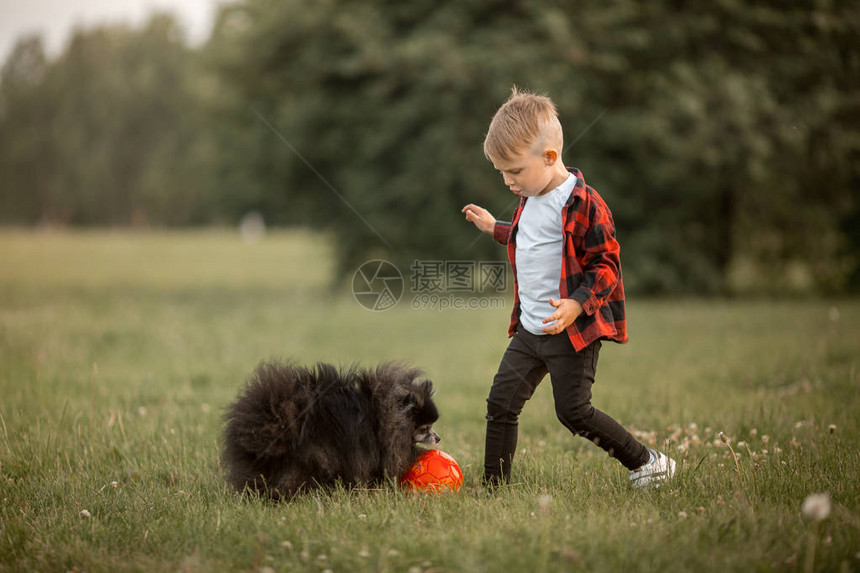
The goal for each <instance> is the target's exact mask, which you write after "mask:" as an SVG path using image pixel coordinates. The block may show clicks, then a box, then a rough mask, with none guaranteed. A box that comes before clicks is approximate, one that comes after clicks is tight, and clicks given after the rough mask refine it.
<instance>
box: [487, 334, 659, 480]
mask: <svg viewBox="0 0 860 573" xmlns="http://www.w3.org/2000/svg"><path fill="white" fill-rule="evenodd" d="M600 346H601V344H600V341H599V340H598V341H596V342H594V343H592V344H591V345H590V346H588V347H586V348H584V349H583V350H582V351H581V352H576V350H574V348H573V345H572V344H571V343H570V339H569V338H568V336H567V334H565V333H564V332H562V333H560V334H555V335H545V336H537V335H535V334H532V333H530V332H528V331H526V330H525V329H523V328H522V327H520V328H519V329H518V330H517V333H516V334H515V335H514V337H513V338H512V339H511V342H510V344H509V345H508V349H507V350H506V351H505V354H504V356H503V357H502V362H501V364H500V365H499V371H498V373H496V377H495V378H494V379H493V386H492V388H490V396H489V397H488V398H487V440H486V449H485V450H484V480H485V481H486V482H489V483H499V482H501V481H502V480H504V481H508V480H510V476H511V462H512V461H513V459H514V453H515V452H516V449H517V430H518V422H517V420H518V418H519V415H520V412H522V409H523V406H524V405H525V403H526V401H527V400H528V399H529V398H531V397H532V394H534V391H535V389H536V388H537V385H538V384H539V383H540V381H541V380H543V377H544V376H545V375H546V373H547V372H549V375H550V380H551V381H552V395H553V399H554V401H555V413H556V416H558V419H559V420H560V421H561V423H562V424H564V426H565V427H566V428H567V429H568V430H570V431H571V432H572V433H573V434H574V435H580V436H583V437H585V438H587V439H589V440H591V441H592V442H594V443H595V444H596V445H598V446H600V447H601V448H603V449H604V450H606V452H607V453H608V454H609V455H610V456H612V457H614V458H616V459H617V460H618V461H620V462H621V463H622V464H624V466H625V467H627V468H628V469H631V470H633V469H636V468H638V467H640V466H642V465H643V464H644V463H645V462H646V461H648V457H649V453H648V450H647V449H646V448H645V446H644V445H642V444H641V443H640V442H639V441H637V440H636V438H634V437H633V436H631V435H630V432H628V431H627V430H625V429H624V428H623V427H621V425H620V424H619V423H618V422H616V421H615V420H613V419H612V418H610V417H609V416H607V415H606V414H604V413H603V412H601V411H600V410H597V409H595V408H594V407H593V406H592V405H591V385H592V384H594V374H595V372H596V370H597V357H598V354H600Z"/></svg>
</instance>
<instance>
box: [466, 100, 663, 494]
mask: <svg viewBox="0 0 860 573" xmlns="http://www.w3.org/2000/svg"><path fill="white" fill-rule="evenodd" d="M562 148H563V134H562V129H561V123H560V122H559V120H558V112H557V110H556V107H555V104H554V103H553V102H552V100H550V99H549V98H548V97H544V96H538V95H535V94H531V93H526V92H519V91H517V89H516V87H514V89H513V90H512V92H511V96H510V98H509V99H508V101H506V102H505V103H504V105H502V107H501V108H499V110H498V111H497V112H496V115H495V116H494V117H493V120H492V122H491V124H490V129H489V131H488V132H487V137H486V139H485V140H484V154H485V155H486V156H487V159H489V160H490V161H491V162H492V163H493V166H494V167H495V168H496V169H497V170H498V171H500V172H501V174H502V177H503V178H504V181H505V185H507V186H508V188H509V189H510V190H511V191H512V192H513V193H514V194H515V195H518V196H519V197H520V204H519V206H518V207H517V208H516V210H515V211H514V215H513V218H512V221H511V222H510V223H507V222H502V221H496V220H495V218H494V217H493V216H492V215H491V214H490V213H489V212H488V211H487V210H486V209H484V208H482V207H478V206H477V205H471V204H470V205H466V206H465V207H463V209H462V212H463V213H465V215H466V220H467V221H471V222H472V223H474V224H475V226H476V227H477V228H478V229H480V230H481V231H483V232H485V233H488V234H490V235H492V237H493V239H494V240H495V241H497V242H499V243H501V244H504V245H507V250H508V259H509V261H510V264H511V270H512V272H513V276H514V309H513V313H512V320H511V325H510V327H509V329H508V336H512V337H513V338H512V339H511V342H510V344H509V345H508V348H507V350H506V351H505V354H504V356H503V357H502V361H501V364H500V365H499V370H498V372H497V373H496V376H495V378H494V379H493V385H492V387H491V389H490V395H489V397H488V398H487V434H486V449H485V452H484V481H485V483H488V484H491V485H495V484H499V483H502V482H508V481H509V480H510V475H511V462H512V461H513V458H514V452H515V451H516V447H517V419H518V417H519V414H520V412H521V411H522V408H523V406H524V405H525V403H526V401H527V400H528V399H529V398H531V396H532V394H533V393H534V391H535V388H536V387H537V385H538V383H540V381H541V380H542V379H543V377H544V376H545V375H546V374H547V372H549V375H550V379H551V381H552V392H553V399H554V400H555V410H556V415H557V416H558V418H559V420H560V421H561V423H562V424H563V425H564V426H565V427H566V428H568V429H569V430H570V431H571V432H572V433H573V434H575V435H577V434H578V435H580V436H583V437H585V438H587V439H589V440H592V441H593V442H594V443H595V444H597V445H598V446H600V447H601V448H603V449H604V450H606V452H607V453H608V454H609V455H610V456H612V457H614V458H616V459H617V460H618V461H620V462H621V463H622V464H623V465H624V466H625V467H627V469H629V470H630V480H631V482H632V483H633V485H634V486H635V487H644V486H650V485H657V484H659V483H660V482H663V481H666V480H668V479H669V478H671V477H672V475H673V474H674V473H675V462H674V460H672V459H671V458H669V457H667V456H665V455H664V454H662V453H660V452H657V451H655V450H652V449H648V448H646V447H645V446H644V445H642V444H641V443H640V442H638V441H637V440H636V439H635V438H634V437H633V436H632V435H630V433H629V432H628V431H627V430H625V429H624V428H622V427H621V425H620V424H618V422H616V421H615V420H613V419H612V418H610V417H609V416H607V415H606V414H604V413H603V412H601V411H599V410H596V409H595V408H594V407H593V406H592V405H591V385H592V384H593V383H594V374H595V371H596V369H597V357H598V354H599V352H600V346H601V340H611V341H614V342H618V343H625V342H627V325H626V321H625V307H624V286H623V284H622V282H621V263H620V258H619V254H620V248H619V245H618V241H617V240H616V239H615V223H614V222H613V219H612V214H611V213H610V211H609V207H607V206H606V203H604V202H603V199H602V198H601V197H600V195H598V194H597V192H596V191H595V190H594V189H592V188H591V187H589V186H587V185H586V184H585V180H584V179H583V176H582V173H580V172H579V170H578V169H568V168H566V167H565V166H564V164H563V163H562V160H561V150H562Z"/></svg>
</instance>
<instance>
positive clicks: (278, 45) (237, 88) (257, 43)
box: [0, 0, 860, 295]
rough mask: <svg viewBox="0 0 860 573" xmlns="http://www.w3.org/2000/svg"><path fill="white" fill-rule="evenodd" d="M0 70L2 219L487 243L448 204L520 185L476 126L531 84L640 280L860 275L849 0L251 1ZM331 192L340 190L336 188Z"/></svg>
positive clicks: (830, 289)
mask: <svg viewBox="0 0 860 573" xmlns="http://www.w3.org/2000/svg"><path fill="white" fill-rule="evenodd" d="M0 74H2V77H0V224H4V225H15V226H39V227H42V226H47V227H55V226H62V227H65V226H134V227H158V228H161V227H175V226H204V225H234V224H236V222H237V221H238V220H239V219H240V218H241V217H242V216H243V215H244V214H246V213H249V212H259V213H260V214H262V216H263V217H264V219H265V221H266V223H267V224H269V225H279V226H303V227H312V228H320V229H326V230H327V233H328V236H330V237H331V238H332V239H331V240H333V241H335V242H336V245H337V246H336V249H335V251H336V253H337V256H338V257H339V260H338V261H337V263H338V268H339V269H340V271H341V276H345V275H347V274H350V275H351V273H352V271H354V269H355V267H356V266H357V265H358V264H360V263H361V262H363V261H364V260H366V259H367V258H369V257H372V256H382V257H385V258H388V259H389V260H393V261H396V262H398V263H401V264H403V265H404V266H402V267H401V268H409V262H410V261H411V260H412V259H413V258H416V257H417V258H424V259H437V260H442V259H446V260H464V259H469V260H472V259H479V260H501V259H502V258H503V257H504V253H503V250H502V249H500V248H498V247H497V246H496V245H494V244H493V243H492V241H491V240H490V239H489V237H482V236H479V234H478V233H477V231H476V230H475V229H474V227H472V226H471V225H470V224H466V223H465V222H464V221H463V218H462V215H461V214H460V212H459V210H460V207H461V206H462V205H464V204H466V203H468V202H475V203H478V204H482V205H484V206H486V207H487V208H489V209H490V210H491V211H492V212H493V213H494V214H495V215H496V216H497V217H498V218H503V219H504V218H508V217H509V216H510V213H511V211H512V210H513V207H514V205H515V199H516V198H515V197H514V196H512V195H511V194H510V193H509V192H508V191H507V189H506V188H505V187H504V186H503V184H502V181H501V178H500V176H499V175H498V174H497V173H496V172H495V171H494V170H493V168H492V166H491V164H490V163H488V162H487V161H486V159H485V158H484V157H483V153H482V150H481V142H482V141H483V137H484V134H485V132H486V128H487V126H488V124H489V121H490V118H491V116H492V114H493V112H494V111H495V109H496V108H497V107H498V106H499V105H500V104H501V103H502V102H503V101H504V100H505V99H506V97H507V95H508V93H509V91H510V89H511V86H512V85H513V84H516V85H518V86H521V87H523V88H527V89H531V90H536V91H539V92H545V93H548V94H549V95H550V96H552V98H553V99H554V100H555V101H556V103H557V104H558V107H559V110H560V114H561V119H562V124H563V126H564V129H565V136H566V141H565V145H566V151H565V154H564V159H565V163H567V164H568V165H572V166H576V167H579V168H580V169H582V171H583V173H584V175H585V178H586V181H587V182H588V183H589V184H591V185H592V186H593V187H595V188H596V189H597V190H598V191H599V192H600V193H601V194H602V195H603V196H604V197H605V198H606V200H607V201H608V203H609V204H610V206H611V208H612V210H613V212H614V214H615V218H616V223H617V226H618V235H619V238H620V240H621V244H622V249H623V264H624V270H625V282H626V284H627V287H628V289H629V290H631V291H634V292H637V293H642V294H697V295H701V294H714V295H727V294H753V293H755V294H768V295H773V294H785V293H789V294H822V295H834V294H841V293H847V292H851V291H857V290H858V289H860V257H858V254H860V193H858V190H860V3H858V2H856V1H839V0H833V1H814V0H806V1H795V2H775V1H769V2H751V1H750V2H742V1H738V0H720V1H717V2H706V3H700V2H697V3H686V2H675V1H657V2H647V3H638V2H634V1H633V0H616V1H609V2H607V1H604V0H600V1H598V0H586V1H579V2H559V1H551V0H536V1H529V2H525V1H511V0H505V1H500V0H459V1H456V2H449V1H439V0H410V1H409V2H386V1H382V0H368V1H365V2H336V1H334V0H311V1H302V2H299V1H298V0H286V1H282V0H278V1H275V0H244V1H240V2H234V3H229V4H225V5H222V6H221V7H220V9H219V13H218V16H217V20H216V23H215V26H214V29H213V32H212V34H211V37H210V38H209V40H208V41H207V42H206V43H205V44H203V45H201V46H199V47H193V48H192V47H190V45H189V43H188V42H187V41H186V38H185V34H184V32H183V29H182V26H181V24H180V23H179V22H178V20H177V19H176V18H175V17H173V16H172V15H170V14H168V13H159V14H154V15H153V16H152V17H151V19H150V20H149V21H148V22H147V23H146V24H145V25H144V26H142V27H137V28H134V27H127V26H118V25H111V26H102V27H95V28H87V29H78V30H77V31H76V32H75V34H74V35H73V37H72V39H71V41H70V42H69V43H68V45H67V46H66V47H65V49H64V51H63V52H62V53H60V54H59V55H57V56H56V57H51V58H49V57H47V56H46V53H45V50H44V46H43V41H42V40H41V39H40V38H39V37H38V36H30V37H22V38H21V39H20V40H19V42H18V43H17V45H16V47H15V48H14V50H13V51H12V53H11V55H10V56H9V57H8V58H7V60H6V61H5V62H4V63H3V67H2V72H0ZM339 195H340V196H339Z"/></svg>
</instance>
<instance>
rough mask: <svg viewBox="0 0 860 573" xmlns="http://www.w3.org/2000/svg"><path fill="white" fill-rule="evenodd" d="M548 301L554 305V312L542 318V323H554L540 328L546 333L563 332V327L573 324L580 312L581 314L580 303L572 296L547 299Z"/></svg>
mask: <svg viewBox="0 0 860 573" xmlns="http://www.w3.org/2000/svg"><path fill="white" fill-rule="evenodd" d="M549 303H550V304H551V305H552V306H554V307H555V309H556V310H555V312H554V313H552V314H551V315H549V316H548V317H546V318H545V319H543V323H544V324H546V323H547V322H552V321H553V320H554V321H555V324H553V325H550V326H546V327H544V328H542V329H541V330H543V331H544V332H546V333H547V334H558V333H559V332H564V329H565V328H567V327H568V326H570V325H571V324H573V321H574V320H576V317H578V316H579V315H580V314H582V305H581V304H579V302H577V301H575V300H573V299H572V298H562V299H554V298H551V299H549Z"/></svg>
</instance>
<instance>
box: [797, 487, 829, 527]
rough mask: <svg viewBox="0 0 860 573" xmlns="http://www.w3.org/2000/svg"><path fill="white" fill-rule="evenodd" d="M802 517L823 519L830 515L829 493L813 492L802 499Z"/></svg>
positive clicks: (813, 519) (814, 519) (816, 519)
mask: <svg viewBox="0 0 860 573" xmlns="http://www.w3.org/2000/svg"><path fill="white" fill-rule="evenodd" d="M802 511H803V517H805V518H806V519H811V520H812V521H824V520H825V519H827V517H828V516H829V515H830V495H829V494H826V493H813V494H810V495H809V497H807V498H806V499H805V500H803V507H802Z"/></svg>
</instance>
